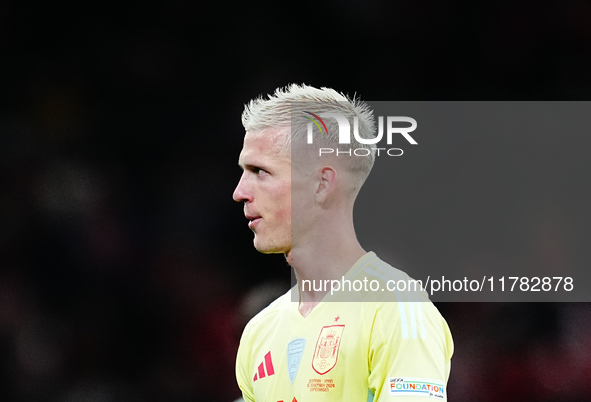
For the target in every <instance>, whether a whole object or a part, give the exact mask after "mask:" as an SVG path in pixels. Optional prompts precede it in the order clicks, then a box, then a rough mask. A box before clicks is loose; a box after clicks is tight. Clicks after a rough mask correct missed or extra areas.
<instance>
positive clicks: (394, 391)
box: [388, 377, 447, 400]
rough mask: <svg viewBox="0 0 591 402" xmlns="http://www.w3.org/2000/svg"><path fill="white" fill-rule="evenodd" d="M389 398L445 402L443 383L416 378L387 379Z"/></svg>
mask: <svg viewBox="0 0 591 402" xmlns="http://www.w3.org/2000/svg"><path fill="white" fill-rule="evenodd" d="M388 387H389V388H390V396H422V397H428V398H435V399H440V400H446V399H447V398H446V397H445V386H444V385H443V382H441V381H437V380H430V379H427V378H416V377H390V378H388Z"/></svg>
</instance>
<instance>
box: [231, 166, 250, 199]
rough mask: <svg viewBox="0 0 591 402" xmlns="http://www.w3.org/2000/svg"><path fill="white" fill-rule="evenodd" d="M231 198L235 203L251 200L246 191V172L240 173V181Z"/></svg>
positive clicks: (248, 192)
mask: <svg viewBox="0 0 591 402" xmlns="http://www.w3.org/2000/svg"><path fill="white" fill-rule="evenodd" d="M232 198H234V201H236V202H242V201H250V200H251V199H252V195H251V194H250V191H249V190H248V184H247V178H246V172H244V173H242V176H241V177H240V181H239V182H238V185H237V186H236V189H235V190H234V194H232Z"/></svg>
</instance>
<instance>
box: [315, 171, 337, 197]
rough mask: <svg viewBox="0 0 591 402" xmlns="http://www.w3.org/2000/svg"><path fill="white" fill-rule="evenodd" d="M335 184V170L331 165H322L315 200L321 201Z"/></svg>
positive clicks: (331, 190)
mask: <svg viewBox="0 0 591 402" xmlns="http://www.w3.org/2000/svg"><path fill="white" fill-rule="evenodd" d="M336 184H337V171H336V170H335V169H334V168H333V167H331V166H325V167H323V168H322V169H321V170H320V172H319V181H318V187H317V188H316V201H318V202H320V203H323V202H324V201H326V200H327V199H328V197H329V196H330V194H331V193H332V192H333V191H334V189H335V188H336Z"/></svg>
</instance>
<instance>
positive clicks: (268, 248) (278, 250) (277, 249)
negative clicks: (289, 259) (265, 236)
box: [253, 237, 287, 254]
mask: <svg viewBox="0 0 591 402" xmlns="http://www.w3.org/2000/svg"><path fill="white" fill-rule="evenodd" d="M253 243H254V248H255V249H256V250H257V251H258V252H259V253H263V254H285V253H286V252H287V251H286V250H287V248H286V247H281V246H278V245H273V244H262V243H261V242H258V241H257V239H256V237H255V239H254V242H253Z"/></svg>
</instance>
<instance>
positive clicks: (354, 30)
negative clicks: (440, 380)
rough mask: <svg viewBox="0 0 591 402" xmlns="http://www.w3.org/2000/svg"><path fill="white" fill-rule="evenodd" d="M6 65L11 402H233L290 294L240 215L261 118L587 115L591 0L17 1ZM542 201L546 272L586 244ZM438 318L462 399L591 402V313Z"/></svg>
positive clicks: (545, 306) (3, 289)
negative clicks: (261, 316) (479, 106)
mask: <svg viewBox="0 0 591 402" xmlns="http://www.w3.org/2000/svg"><path fill="white" fill-rule="evenodd" d="M0 49H1V58H0V89H1V92H0V94H1V96H0V182H1V183H2V189H3V190H2V191H1V192H0V400H2V401H57V402H62V401H68V402H69V401H80V402H95V401H97V402H98V401H101V402H102V401H173V402H175V401H179V402H181V401H209V402H217V401H220V402H227V401H232V400H233V399H235V398H237V397H238V396H239V392H238V389H237V387H236V385H235V380H234V355H235V351H236V347H237V342H238V337H239V336H240V332H241V329H242V327H243V325H244V323H245V320H246V319H247V318H248V317H249V316H250V315H252V314H254V312H255V311H256V310H257V309H258V308H260V307H261V306H263V305H264V304H265V302H266V301H267V300H266V299H268V298H270V297H272V296H273V295H274V294H276V293H277V292H280V291H282V290H283V287H287V286H289V271H288V268H287V266H286V263H285V261H284V259H283V258H282V257H281V256H262V255H259V254H258V253H257V252H256V251H254V250H253V248H252V235H251V233H250V230H249V229H248V228H247V226H246V221H245V220H244V217H243V214H242V208H241V206H240V205H238V204H236V203H234V202H233V201H232V198H231V196H232V191H233V189H234V186H235V184H236V183H237V180H238V178H239V176H240V170H239V169H238V167H237V157H238V153H239V151H240V148H241V145H242V144H241V142H242V135H243V129H242V127H241V124H240V113H241V111H242V108H243V104H244V103H245V102H247V101H248V100H249V99H251V98H252V97H255V96H257V95H259V94H261V93H268V92H271V91H273V90H274V89H275V88H276V87H278V86H284V85H286V84H287V83H290V82H299V83H301V82H305V83H307V84H311V85H315V86H329V87H333V88H336V89H338V90H340V91H343V92H345V93H348V94H350V95H353V94H354V93H357V94H359V95H360V96H361V97H362V98H364V99H367V100H584V99H589V95H590V94H591V78H590V74H589V71H591V3H589V2H587V1H582V0H581V1H576V0H565V1H547V2H535V1H520V2H513V1H494V2H491V1H482V2H461V1H455V2H446V3H442V2H438V1H420V2H412V1H404V2H399V1H385V0H373V1H365V2H362V1H344V2H336V1H331V2H326V3H314V4H311V5H308V6H306V5H304V4H300V3H297V4H296V3H294V4H291V3H285V4H284V5H282V6H274V5H271V4H267V3H264V2H243V3H240V4H234V3H223V2H207V3H205V2H189V1H174V0H173V1H169V2H166V3H162V4H156V3H150V4H143V5H142V6H141V7H135V6H132V5H130V4H126V3H117V4H110V5H109V4H106V3H100V4H99V3H85V4H82V3H80V4H79V5H77V6H67V7H66V6H60V5H56V4H54V3H51V2H50V3H45V4H41V5H37V6H36V7H35V8H33V7H32V6H27V5H26V4H17V3H16V2H3V3H2V4H0ZM560 162H561V161H560V160H559V161H557V162H556V161H555V163H556V168H557V169H560ZM523 163H524V165H526V164H527V163H528V161H527V160H524V161H523ZM415 173H417V172H415ZM417 174H420V172H418V173H417ZM565 180H567V185H568V178H565ZM556 199H560V198H556V197H552V198H551V199H550V201H553V202H554V201H555V200H556ZM545 201H547V200H544V199H539V200H537V199H535V200H532V202H533V203H539V205H541V208H544V206H545V205H548V204H549V205H551V206H550V208H551V213H550V218H551V219H548V220H546V219H541V223H540V224H539V226H536V227H535V228H534V229H535V230H530V231H529V232H527V233H529V234H528V238H527V239H525V241H526V242H527V244H529V245H530V246H531V245H532V244H534V245H535V247H534V248H533V250H534V251H533V252H532V255H531V256H530V257H529V258H530V260H529V262H530V263H531V261H536V259H537V260H539V261H548V259H550V260H551V262H552V263H553V264H554V265H555V266H560V264H562V263H567V262H568V250H569V248H568V244H569V242H570V241H577V242H579V243H581V242H588V240H589V239H588V238H587V239H572V236H571V237H569V236H568V234H569V227H570V226H569V225H570V223H571V220H576V219H577V217H576V216H572V215H569V214H565V213H560V212H561V211H562V212H564V208H560V207H559V208H554V209H552V205H556V203H555V204H552V203H548V202H545ZM552 211H555V212H556V213H552ZM544 216H546V215H544ZM415 231H416V228H415ZM555 233H558V240H560V241H562V242H563V243H560V244H559V247H558V252H555V251H556V248H554V247H552V245H554V244H555V240H556V237H555V235H554V234H555ZM449 236H453V232H451V233H449ZM516 247H519V245H516ZM561 247H562V248H561ZM470 252H471V250H470V249H466V250H465V253H466V260H465V261H471V263H473V264H475V265H478V264H480V263H483V264H485V263H487V261H486V259H487V258H493V257H492V256H494V258H498V259H499V260H501V261H502V260H503V259H502V256H501V257H499V256H497V255H496V250H495V248H494V245H491V247H490V249H489V250H486V249H485V250H482V249H479V250H477V251H474V254H473V255H471V254H470ZM394 253H396V251H394ZM400 254H404V250H403V248H402V247H401V250H400ZM406 262H407V264H408V266H409V267H411V266H412V259H410V260H409V259H408V258H407V261H406ZM438 307H439V309H440V310H441V311H442V313H443V314H444V316H445V317H446V318H447V320H448V322H449V325H450V327H451V329H452V333H453V334H454V338H455V342H456V354H455V357H454V360H453V368H452V375H451V379H450V383H449V395H450V401H493V400H494V401H496V400H508V401H509V400H510V401H526V400H537V401H540V400H541V401H584V400H589V399H590V397H589V395H591V347H590V342H589V339H590V336H591V312H590V308H589V305H588V304H568V303H556V304H550V303H538V304H524V303H514V304H486V303H457V304H449V303H441V304H439V305H438Z"/></svg>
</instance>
